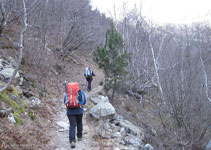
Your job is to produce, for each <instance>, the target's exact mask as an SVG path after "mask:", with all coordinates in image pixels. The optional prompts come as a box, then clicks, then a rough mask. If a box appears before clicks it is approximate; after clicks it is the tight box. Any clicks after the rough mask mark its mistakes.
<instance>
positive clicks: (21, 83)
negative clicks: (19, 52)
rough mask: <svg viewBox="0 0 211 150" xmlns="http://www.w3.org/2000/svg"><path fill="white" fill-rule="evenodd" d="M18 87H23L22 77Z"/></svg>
mask: <svg viewBox="0 0 211 150" xmlns="http://www.w3.org/2000/svg"><path fill="white" fill-rule="evenodd" d="M19 85H20V86H22V85H23V77H21V78H20V81H19Z"/></svg>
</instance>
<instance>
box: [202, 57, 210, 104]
mask: <svg viewBox="0 0 211 150" xmlns="http://www.w3.org/2000/svg"><path fill="white" fill-rule="evenodd" d="M200 60H201V65H202V69H203V72H204V85H205V87H206V95H207V99H208V101H209V102H211V99H210V97H209V88H208V80H207V73H206V70H205V67H204V62H203V59H202V57H201V53H200Z"/></svg>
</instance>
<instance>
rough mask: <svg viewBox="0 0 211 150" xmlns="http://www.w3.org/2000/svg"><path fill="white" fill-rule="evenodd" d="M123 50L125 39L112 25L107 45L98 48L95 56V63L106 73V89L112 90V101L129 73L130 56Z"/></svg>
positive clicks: (108, 31)
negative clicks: (127, 68) (127, 69)
mask: <svg viewBox="0 0 211 150" xmlns="http://www.w3.org/2000/svg"><path fill="white" fill-rule="evenodd" d="M123 49H124V42H123V39H122V37H121V35H120V34H119V33H118V31H117V30H116V29H115V27H114V24H111V29H109V30H107V32H106V42H105V45H104V46H103V47H97V49H96V50H95V51H94V55H93V59H94V61H95V62H96V63H97V64H98V66H99V68H101V69H103V71H104V73H105V84H104V87H105V89H106V90H108V89H112V99H113V97H114V95H115V92H116V90H117V89H119V88H121V87H122V84H123V80H124V78H125V75H127V73H128V72H127V71H126V67H127V66H128V61H129V58H130V54H129V53H127V52H126V51H124V50H123Z"/></svg>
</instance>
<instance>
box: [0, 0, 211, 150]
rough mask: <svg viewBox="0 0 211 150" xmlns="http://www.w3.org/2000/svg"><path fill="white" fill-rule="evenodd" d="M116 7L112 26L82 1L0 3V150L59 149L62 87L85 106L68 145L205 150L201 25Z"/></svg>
mask: <svg viewBox="0 0 211 150" xmlns="http://www.w3.org/2000/svg"><path fill="white" fill-rule="evenodd" d="M126 5H127V4H125V6H124V7H125V11H124V12H123V14H122V15H123V17H122V20H118V21H117V20H116V18H115V19H114V20H113V19H112V18H107V17H106V16H105V14H102V13H100V12H99V10H97V9H94V8H92V5H91V1H90V0H65V1H59V0H50V1H49V0H4V1H1V2H0V91H1V92H0V150H20V149H21V150H22V149H23V150H29V149H31V150H37V149H56V150H66V149H69V147H70V145H69V143H68V130H69V123H68V120H67V116H66V114H65V111H66V108H65V106H64V104H63V98H64V91H65V90H64V83H65V81H67V82H78V83H79V85H80V89H82V90H83V91H85V93H86V95H87V100H88V103H87V105H86V106H84V107H85V114H84V118H83V119H84V140H83V141H81V142H79V143H78V144H77V145H78V146H77V147H76V149H90V150H92V149H93V150H95V149H100V150H101V149H108V150H110V149H113V150H127V149H128V150H153V149H156V150H210V147H211V146H210V143H211V139H210V137H211V109H210V108H211V96H210V94H211V63H210V62H211V53H210V50H211V44H210V43H211V38H210V37H211V25H210V23H209V22H197V23H193V24H190V25H183V24H182V25H174V24H165V25H159V24H156V23H153V22H151V21H148V20H146V19H145V17H144V16H142V14H141V13H140V12H141V11H140V12H139V11H137V10H138V9H141V8H138V9H137V8H136V6H135V7H134V9H131V11H129V10H127V7H126ZM137 7H140V6H137ZM114 13H115V12H114ZM87 66H90V67H91V69H92V70H93V71H94V74H95V75H96V76H95V77H94V80H93V82H92V91H91V92H88V91H87V89H86V86H87V82H86V80H85V78H84V71H85V67H87ZM98 67H100V68H101V69H99V68H98Z"/></svg>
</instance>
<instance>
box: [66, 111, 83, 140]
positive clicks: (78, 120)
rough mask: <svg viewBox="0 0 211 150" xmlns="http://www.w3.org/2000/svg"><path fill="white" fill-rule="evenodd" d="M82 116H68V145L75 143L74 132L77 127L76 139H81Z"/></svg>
mask: <svg viewBox="0 0 211 150" xmlns="http://www.w3.org/2000/svg"><path fill="white" fill-rule="evenodd" d="M82 118H83V114H81V115H68V119H69V122H70V130H69V141H70V143H71V142H72V141H73V142H76V140H75V131H76V129H75V128H76V126H77V137H78V138H82V132H83V123H82Z"/></svg>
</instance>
